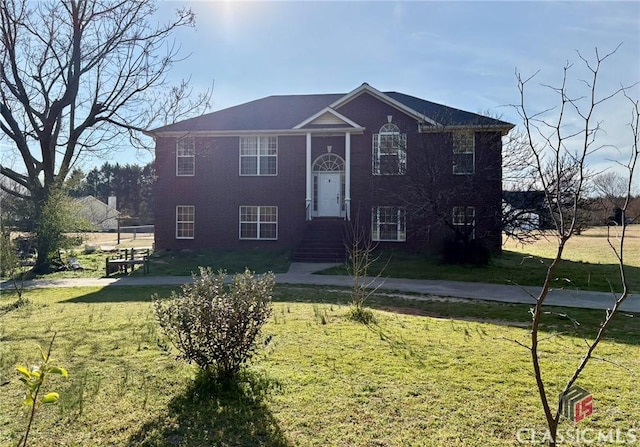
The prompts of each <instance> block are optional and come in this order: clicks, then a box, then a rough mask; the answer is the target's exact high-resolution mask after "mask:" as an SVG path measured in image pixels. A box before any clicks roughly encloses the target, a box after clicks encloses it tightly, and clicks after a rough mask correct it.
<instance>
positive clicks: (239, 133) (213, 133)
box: [146, 126, 366, 137]
mask: <svg viewBox="0 0 640 447" xmlns="http://www.w3.org/2000/svg"><path fill="white" fill-rule="evenodd" d="M365 130H366V128H365V127H359V126H358V127H327V128H318V129H264V130H193V131H184V130H181V131H175V130H174V131H167V132H157V133H151V132H149V133H147V134H146V135H150V136H153V137H175V136H181V135H185V134H189V135H193V136H198V137H244V136H255V135H265V136H267V135H278V136H289V135H305V134H307V133H308V132H311V133H312V134H318V135H330V134H333V135H342V134H344V133H345V132H349V133H353V134H362V133H364V131H365Z"/></svg>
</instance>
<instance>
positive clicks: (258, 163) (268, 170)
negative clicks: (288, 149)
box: [240, 137, 278, 175]
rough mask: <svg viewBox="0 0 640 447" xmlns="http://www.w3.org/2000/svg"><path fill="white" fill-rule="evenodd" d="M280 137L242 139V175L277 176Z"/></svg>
mask: <svg viewBox="0 0 640 447" xmlns="http://www.w3.org/2000/svg"><path fill="white" fill-rule="evenodd" d="M277 174H278V137H240V175H277Z"/></svg>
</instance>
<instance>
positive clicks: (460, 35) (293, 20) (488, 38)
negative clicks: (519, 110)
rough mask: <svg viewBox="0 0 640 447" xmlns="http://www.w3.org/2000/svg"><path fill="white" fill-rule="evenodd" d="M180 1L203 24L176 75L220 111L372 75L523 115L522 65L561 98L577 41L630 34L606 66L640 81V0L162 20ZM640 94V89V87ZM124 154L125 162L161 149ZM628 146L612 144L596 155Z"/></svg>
mask: <svg viewBox="0 0 640 447" xmlns="http://www.w3.org/2000/svg"><path fill="white" fill-rule="evenodd" d="M181 5H189V6H191V7H192V9H193V10H194V12H195V13H196V14H197V19H196V20H197V24H196V27H195V29H185V30H180V32H178V33H177V34H176V36H175V37H176V40H177V42H178V43H179V44H180V45H181V49H182V53H183V54H185V55H187V54H189V55H190V56H189V57H188V58H187V59H185V60H184V61H182V62H180V63H179V64H178V65H177V66H176V67H174V70H173V71H172V73H171V77H174V78H175V79H176V80H179V79H181V78H189V77H190V78H191V83H192V86H193V87H194V89H195V90H196V91H198V90H205V89H206V88H207V87H209V86H210V85H211V83H212V82H214V81H215V88H214V93H213V102H212V105H213V109H212V110H219V109H223V108H226V107H230V106H233V105H236V104H240V103H243V102H247V101H250V100H253V99H257V98H261V97H265V96H269V95H275V94H298V93H300V94H303V93H343V92H344V93H347V92H349V91H351V90H353V89H355V88H356V87H358V86H359V85H360V84H362V83H363V82H367V83H369V84H370V85H371V86H373V87H375V88H376V89H378V90H381V91H399V92H403V93H407V94H410V95H414V96H417V97H420V98H423V99H427V100H430V101H434V102H439V103H443V104H447V105H449V106H453V107H457V108H460V109H464V110H468V111H471V112H481V111H485V110H489V111H491V112H492V113H495V114H498V115H501V116H502V117H503V119H505V120H507V121H510V122H513V123H515V124H519V120H518V118H517V115H516V114H515V112H514V110H513V109H512V108H510V107H508V105H509V104H514V103H516V102H518V100H519V98H518V91H517V83H516V78H515V71H516V70H519V71H520V72H522V73H523V74H524V75H531V74H533V73H534V72H536V71H537V70H540V73H539V75H538V76H537V78H536V82H535V83H533V84H532V91H531V94H530V95H529V96H528V97H527V98H528V102H529V104H530V105H531V107H532V108H533V109H537V110H543V109H546V108H548V107H551V106H553V105H555V104H556V103H555V102H553V97H551V96H550V91H549V89H545V88H542V87H540V86H539V83H549V84H552V85H557V84H558V83H559V82H560V80H561V76H562V67H563V66H564V64H565V63H566V62H567V61H568V60H570V61H578V59H577V55H576V51H575V50H578V51H580V52H581V53H582V54H584V55H585V56H587V57H592V56H593V54H594V49H595V48H596V47H598V49H599V50H600V51H602V52H608V51H611V50H613V49H614V48H615V47H616V46H617V45H618V44H620V43H622V46H621V47H620V49H619V50H618V51H617V53H616V54H615V55H614V56H612V58H611V59H610V61H608V63H606V64H605V65H604V67H603V69H602V77H601V84H600V86H601V87H602V89H603V90H602V91H603V93H604V92H608V91H611V90H612V89H613V90H615V89H616V88H617V87H618V86H619V85H620V84H624V85H629V84H633V83H634V82H637V81H640V2H637V1H633V2H631V1H628V2H614V1H600V2H599V1H589V2H577V1H568V2H551V1H535V2H524V1H495V2H485V1H477V2H463V1H447V2H440V1H420V2H391V1H356V2H342V1H297V2H293V1H292V2H267V1H265V2H243V1H220V2H208V1H191V2H173V1H164V2H161V3H160V7H159V11H158V20H160V21H163V20H166V18H167V17H169V16H170V14H171V13H172V11H174V10H175V9H176V8H177V7H179V6H181ZM578 65H579V64H576V70H575V71H576V75H577V74H578V73H579V72H580V70H577V68H579V67H578ZM583 74H584V73H583ZM575 85H576V86H577V85H578V84H575ZM533 87H535V88H533ZM572 88H573V87H572ZM633 94H634V95H635V97H640V87H637V86H636V87H635V88H634V89H633ZM623 99H624V98H621V97H619V98H615V99H614V100H613V101H611V102H609V103H607V104H606V106H605V107H604V108H603V110H602V112H603V113H602V115H600V116H599V118H601V119H602V120H603V126H604V127H605V128H606V129H607V135H606V137H607V140H606V143H607V144H611V145H615V146H622V145H623V144H624V142H625V141H628V138H623V137H622V135H623V134H624V132H628V131H627V130H626V128H625V125H626V124H627V123H628V121H629V114H628V113H627V110H628V108H627V106H626V103H625V102H624V101H623ZM121 155H122V156H120V154H119V156H118V161H120V162H139V163H143V162H146V161H149V160H150V156H149V155H147V156H142V157H141V156H138V157H137V158H136V157H135V156H132V155H131V154H126V153H123V154H121ZM618 156H619V152H618V151H617V150H614V149H606V150H604V151H603V152H602V156H601V158H600V160H599V161H595V162H594V166H596V167H597V168H598V169H600V168H601V167H602V166H603V165H602V160H604V159H608V158H615V157H618ZM102 162H103V161H102V160H96V161H95V163H94V164H101V163H102Z"/></svg>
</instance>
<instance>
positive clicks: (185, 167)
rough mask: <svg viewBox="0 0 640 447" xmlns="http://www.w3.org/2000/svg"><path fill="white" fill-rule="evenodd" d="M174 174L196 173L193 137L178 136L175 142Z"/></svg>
mask: <svg viewBox="0 0 640 447" xmlns="http://www.w3.org/2000/svg"><path fill="white" fill-rule="evenodd" d="M176 175H178V176H194V175H196V142H195V138H193V137H186V138H180V139H179V140H178V142H177V143H176Z"/></svg>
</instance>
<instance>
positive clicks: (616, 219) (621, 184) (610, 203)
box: [593, 171, 638, 225]
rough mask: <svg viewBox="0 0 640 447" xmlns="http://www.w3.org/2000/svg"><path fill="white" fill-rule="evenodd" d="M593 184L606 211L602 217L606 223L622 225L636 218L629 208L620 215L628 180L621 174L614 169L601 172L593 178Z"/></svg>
mask: <svg viewBox="0 0 640 447" xmlns="http://www.w3.org/2000/svg"><path fill="white" fill-rule="evenodd" d="M593 185H594V189H595V192H596V194H597V196H598V200H599V202H600V205H601V208H602V209H603V210H604V211H605V213H606V216H604V217H605V218H606V221H607V224H610V223H615V224H617V225H623V224H625V223H626V221H627V220H630V221H635V220H636V219H637V218H638V215H637V214H635V213H633V212H631V210H630V209H629V208H627V210H626V211H627V213H626V216H625V217H624V218H623V216H622V208H623V206H624V204H625V202H626V200H627V198H628V196H629V195H628V187H629V181H628V179H627V178H625V176H624V175H623V174H621V173H619V172H615V171H607V172H603V173H602V174H599V175H597V176H596V177H595V178H594V179H593ZM631 192H632V193H633V191H631Z"/></svg>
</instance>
